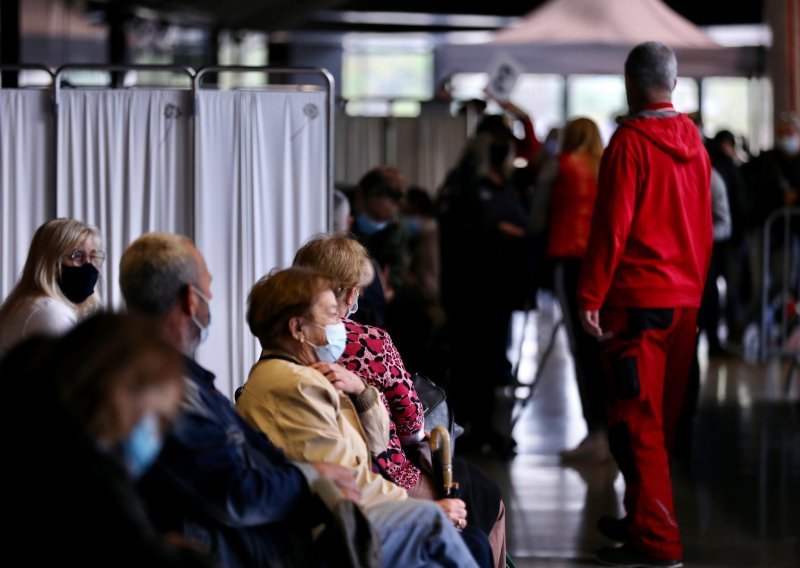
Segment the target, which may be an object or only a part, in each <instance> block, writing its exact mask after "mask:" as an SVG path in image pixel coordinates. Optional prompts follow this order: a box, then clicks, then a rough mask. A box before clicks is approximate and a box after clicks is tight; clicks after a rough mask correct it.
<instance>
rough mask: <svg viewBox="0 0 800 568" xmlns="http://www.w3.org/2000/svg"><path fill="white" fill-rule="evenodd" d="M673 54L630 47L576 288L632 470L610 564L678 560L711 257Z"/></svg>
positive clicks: (696, 142)
mask: <svg viewBox="0 0 800 568" xmlns="http://www.w3.org/2000/svg"><path fill="white" fill-rule="evenodd" d="M676 81H677V62H676V59H675V54H674V52H673V51H672V50H671V49H670V48H669V47H667V46H666V45H663V44H661V43H657V42H647V43H643V44H640V45H638V46H636V47H635V48H633V50H631V52H630V53H629V54H628V58H627V60H626V62H625V89H626V93H627V97H628V106H629V108H630V113H631V114H630V115H629V116H628V117H627V118H625V119H624V120H623V121H622V122H621V123H620V125H619V128H618V129H617V131H616V132H615V134H614V136H613V137H612V139H611V141H610V143H609V145H608V148H607V149H606V150H605V153H604V155H603V160H602V163H601V166H600V177H599V182H598V195H597V201H596V204H595V208H594V215H593V217H592V230H591V236H590V238H589V247H588V249H587V251H586V256H585V257H584V259H583V265H582V268H581V275H580V280H579V284H578V301H579V305H580V309H581V322H582V324H583V326H584V328H585V329H586V331H587V332H588V333H590V334H592V335H594V336H596V337H598V339H599V341H600V345H601V349H602V351H603V355H604V364H605V368H606V371H607V373H606V375H607V377H608V381H607V383H608V419H609V444H610V446H611V451H612V453H613V454H614V458H615V459H616V461H617V464H618V465H619V468H620V471H621V472H622V474H623V477H624V478H625V498H624V504H625V509H626V512H627V515H626V517H625V518H624V519H612V518H610V517H604V518H602V519H601V520H600V522H599V523H598V528H600V530H601V531H602V532H603V533H605V534H606V535H607V536H609V537H610V538H612V539H613V540H618V541H621V542H624V543H625V544H624V545H623V546H622V547H620V548H606V549H603V550H601V551H600V552H599V553H598V557H597V558H598V561H600V562H601V563H603V564H607V565H612V566H662V567H663V566H668V567H677V566H682V560H681V558H682V555H683V551H682V549H681V544H680V537H679V534H678V525H677V521H676V518H675V513H674V510H673V503H672V482H671V478H670V469H669V451H670V449H671V447H672V444H673V442H674V438H675V430H676V425H677V422H678V416H679V415H680V410H681V407H682V402H683V396H684V392H685V387H686V381H687V377H688V374H689V366H690V364H691V360H692V353H693V352H694V349H695V340H696V337H697V324H696V319H697V308H698V307H699V306H700V299H701V297H702V293H703V286H704V283H705V279H706V271H707V269H708V263H709V258H710V255H711V244H712V234H711V190H710V176H711V166H710V161H709V158H708V154H707V153H706V151H705V149H704V147H703V143H702V141H701V139H700V136H699V134H698V131H697V128H696V127H695V125H694V124H693V123H692V122H691V120H689V118H687V117H686V116H685V115H682V114H679V113H677V112H676V111H675V110H674V109H673V107H672V103H671V100H672V90H673V89H674V87H675V83H676Z"/></svg>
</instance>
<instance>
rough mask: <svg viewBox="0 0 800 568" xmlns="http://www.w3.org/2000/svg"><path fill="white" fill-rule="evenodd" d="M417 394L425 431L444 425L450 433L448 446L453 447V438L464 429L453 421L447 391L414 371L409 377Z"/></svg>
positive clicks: (453, 416)
mask: <svg viewBox="0 0 800 568" xmlns="http://www.w3.org/2000/svg"><path fill="white" fill-rule="evenodd" d="M411 380H412V381H413V382H414V388H415V389H416V391H417V396H418V397H419V400H420V402H421V403H422V409H423V414H424V416H425V427H424V428H425V431H426V432H430V431H431V430H432V429H433V428H434V427H436V426H444V427H445V428H446V429H447V431H448V432H449V433H450V448H451V451H452V448H454V447H455V440H456V438H458V437H459V436H460V435H461V434H463V433H464V429H463V428H462V427H461V426H459V425H458V424H457V423H456V421H455V415H454V414H453V409H452V408H451V406H450V403H449V402H448V401H447V391H445V390H444V388H442V387H441V386H440V385H438V384H436V382H434V381H433V379H431V378H429V377H427V376H425V375H423V374H420V373H414V374H413V375H412V377H411Z"/></svg>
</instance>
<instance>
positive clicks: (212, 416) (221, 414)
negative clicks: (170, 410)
mask: <svg viewBox="0 0 800 568" xmlns="http://www.w3.org/2000/svg"><path fill="white" fill-rule="evenodd" d="M186 364H187V395H186V401H185V403H184V415H183V416H182V418H181V419H180V420H179V422H178V423H177V424H176V425H175V428H174V429H173V432H172V433H171V434H170V435H169V436H168V438H167V440H166V442H165V445H164V449H163V450H162V452H161V455H160V456H159V458H158V460H157V462H156V465H155V466H154V467H153V469H152V470H151V471H150V473H148V474H147V475H146V476H145V478H144V479H143V480H142V484H141V489H142V493H143V495H144V496H145V498H146V499H147V503H148V506H149V508H150V511H151V515H152V516H153V518H154V520H155V521H156V522H157V524H158V525H159V526H160V527H161V528H162V529H169V530H177V531H180V532H182V533H183V534H184V535H186V536H187V537H189V538H191V539H193V540H196V541H199V542H201V543H202V544H203V545H204V546H206V547H207V548H208V549H209V551H210V552H211V553H212V554H213V555H214V556H215V557H217V558H218V559H219V560H220V561H221V563H222V564H223V565H224V566H226V567H242V568H245V567H252V566H270V567H273V566H304V565H308V564H309V563H311V559H310V556H311V551H312V546H311V533H310V526H309V525H308V524H307V523H306V522H305V521H304V520H303V519H305V518H308V516H312V517H313V516H315V511H316V510H317V508H318V502H317V501H316V499H315V498H312V496H311V492H310V490H309V488H308V482H307V481H306V476H305V475H304V473H303V472H301V469H300V468H301V467H305V468H307V469H308V472H307V474H308V476H313V475H314V474H313V473H312V472H313V469H312V468H310V466H307V465H306V466H303V465H300V464H295V463H293V462H290V461H289V460H288V459H287V458H286V457H285V456H284V454H283V452H282V451H281V450H279V449H278V448H276V447H275V446H274V445H273V444H272V443H271V442H270V441H269V440H268V439H267V437H266V436H265V435H264V434H262V433H261V432H257V431H256V430H254V429H253V428H252V427H250V426H249V425H248V424H247V423H245V422H244V421H243V420H242V419H241V418H240V417H239V416H238V415H237V414H236V411H235V409H234V407H233V405H232V404H231V403H230V401H229V400H228V399H227V398H226V397H225V396H224V395H223V394H222V393H220V392H219V391H218V390H217V389H216V388H215V387H214V384H213V382H214V375H213V374H212V373H211V372H209V371H207V370H205V369H203V368H202V367H201V366H200V365H198V364H197V363H196V362H195V361H192V360H190V359H187V360H186ZM304 471H306V470H305V469H304Z"/></svg>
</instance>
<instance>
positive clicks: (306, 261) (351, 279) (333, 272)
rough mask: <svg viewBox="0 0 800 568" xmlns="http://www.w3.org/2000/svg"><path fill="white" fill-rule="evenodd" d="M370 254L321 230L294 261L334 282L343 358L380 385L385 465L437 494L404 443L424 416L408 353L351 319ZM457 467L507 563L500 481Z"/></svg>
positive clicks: (500, 561) (420, 490) (473, 509)
mask: <svg viewBox="0 0 800 568" xmlns="http://www.w3.org/2000/svg"><path fill="white" fill-rule="evenodd" d="M368 258H369V255H368V253H367V251H366V250H365V249H364V247H363V246H361V245H360V244H359V243H357V242H355V241H353V240H352V239H349V238H347V237H346V236H343V235H320V236H317V237H314V238H312V239H310V240H309V241H308V242H307V243H306V244H304V245H303V246H302V247H301V248H300V250H298V251H297V254H296V255H295V258H294V265H295V266H305V267H308V268H312V269H314V270H317V271H319V272H321V273H322V274H323V275H325V276H326V277H328V278H330V279H331V280H332V281H333V282H334V295H335V297H336V302H337V308H338V310H339V317H341V318H344V325H345V330H346V331H347V339H346V343H345V348H344V353H343V354H342V356H341V357H340V358H339V360H338V363H339V364H340V365H342V366H344V367H345V368H347V369H348V370H350V371H352V372H354V373H355V374H356V375H358V376H359V377H360V378H361V379H362V380H364V381H365V382H366V383H367V384H368V385H371V386H373V387H375V388H377V389H378V390H379V391H380V393H381V399H382V400H383V403H384V405H385V406H386V409H387V411H388V412H389V416H390V419H391V421H390V424H389V428H390V430H389V433H390V440H389V445H388V447H387V448H386V449H385V450H384V451H383V452H381V453H379V454H378V456H377V460H378V463H379V464H380V467H381V468H383V470H384V471H385V472H386V474H387V475H388V476H389V477H390V478H391V480H392V481H394V482H395V483H396V484H397V485H399V486H400V487H402V488H403V489H405V490H406V491H408V492H409V495H411V496H412V497H423V498H434V497H435V496H436V495H437V494H438V493H439V491H438V490H437V489H435V488H434V487H433V478H432V475H431V473H430V472H429V471H427V472H425V475H423V472H422V471H421V470H420V468H419V467H417V465H416V464H415V462H414V461H412V460H411V459H409V456H407V455H406V449H405V448H404V446H414V445H415V444H418V443H419V442H420V440H421V439H422V438H423V434H424V432H423V427H424V417H423V413H422V412H423V409H422V404H421V403H420V400H419V397H418V396H417V391H416V389H415V387H414V382H413V381H412V380H411V377H410V375H409V374H408V372H407V371H406V368H405V365H404V364H403V359H402V358H401V357H400V354H399V353H398V351H397V349H396V348H395V345H394V343H393V342H392V338H391V337H390V336H389V334H388V333H386V331H384V330H382V329H379V328H377V327H372V326H369V325H363V324H360V323H358V322H355V321H353V320H351V319H348V318H349V317H350V316H351V315H352V314H353V313H355V312H356V311H357V310H358V307H359V296H360V289H361V286H362V285H363V282H364V281H365V280H368V279H369V273H368V271H365V270H364V267H365V266H367V267H368V266H369V263H368ZM417 461H418V460H417ZM453 467H454V470H455V474H456V476H457V477H456V480H457V481H459V483H460V487H461V496H462V497H463V499H464V501H466V502H467V510H468V511H469V514H468V516H467V519H468V520H469V521H470V522H473V523H474V524H477V525H478V526H480V528H481V529H482V530H484V532H486V533H487V534H488V535H489V541H490V543H491V545H492V551H493V556H494V559H495V566H499V567H503V566H505V563H506V541H505V507H504V506H503V502H502V500H501V498H500V489H499V487H498V486H497V483H496V482H494V481H493V480H492V479H491V478H490V477H489V476H488V475H486V474H485V473H483V472H482V471H481V470H479V469H478V468H476V467H474V466H473V465H472V464H469V463H467V462H465V461H464V460H462V459H460V458H455V459H454V460H453Z"/></svg>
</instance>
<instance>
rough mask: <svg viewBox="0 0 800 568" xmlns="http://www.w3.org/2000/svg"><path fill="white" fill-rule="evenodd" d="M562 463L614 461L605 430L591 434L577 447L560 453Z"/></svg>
mask: <svg viewBox="0 0 800 568" xmlns="http://www.w3.org/2000/svg"><path fill="white" fill-rule="evenodd" d="M558 455H559V456H561V460H562V461H585V462H604V461H609V460H611V459H613V457H612V455H611V450H610V449H609V448H608V433H607V432H606V431H605V430H600V431H597V432H590V433H589V434H587V436H586V437H585V438H584V439H583V440H581V443H580V444H578V445H577V447H575V448H573V449H571V450H563V451H561V452H559V453H558Z"/></svg>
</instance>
